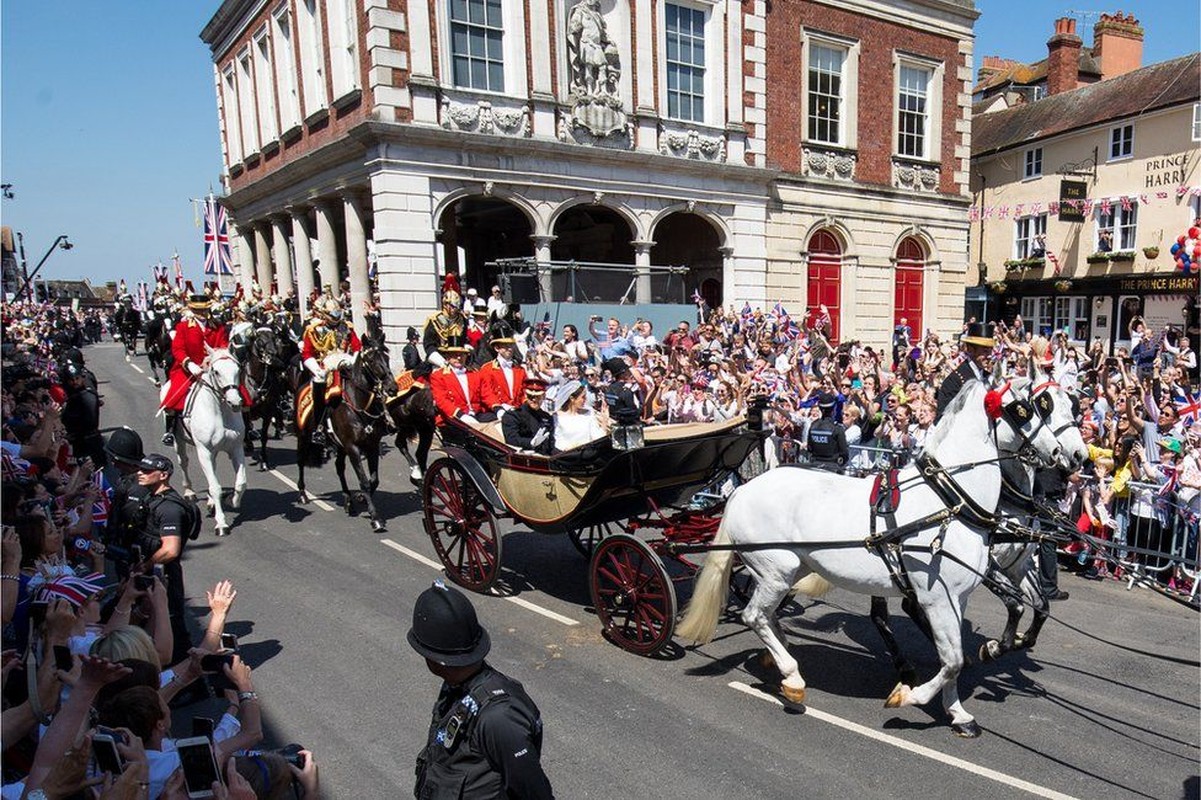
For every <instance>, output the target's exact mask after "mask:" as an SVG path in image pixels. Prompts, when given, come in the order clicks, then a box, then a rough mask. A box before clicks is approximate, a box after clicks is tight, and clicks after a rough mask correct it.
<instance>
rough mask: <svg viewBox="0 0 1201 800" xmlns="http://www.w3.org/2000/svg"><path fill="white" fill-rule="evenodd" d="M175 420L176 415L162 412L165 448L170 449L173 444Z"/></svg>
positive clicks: (172, 412) (171, 412) (170, 412)
mask: <svg viewBox="0 0 1201 800" xmlns="http://www.w3.org/2000/svg"><path fill="white" fill-rule="evenodd" d="M175 420H176V414H175V412H174V411H165V412H163V428H164V431H163V444H165V445H166V446H167V447H172V446H173V445H174V444H175Z"/></svg>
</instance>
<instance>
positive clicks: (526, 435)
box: [500, 403, 555, 456]
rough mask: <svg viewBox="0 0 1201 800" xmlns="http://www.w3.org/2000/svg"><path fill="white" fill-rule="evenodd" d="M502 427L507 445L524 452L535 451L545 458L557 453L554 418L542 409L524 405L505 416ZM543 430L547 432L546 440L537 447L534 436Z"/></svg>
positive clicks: (501, 423)
mask: <svg viewBox="0 0 1201 800" xmlns="http://www.w3.org/2000/svg"><path fill="white" fill-rule="evenodd" d="M500 427H501V430H503V431H504V434H505V443H506V444H509V445H512V446H513V447H518V448H521V449H522V450H533V451H534V452H536V453H541V454H542V455H544V456H549V455H550V454H551V453H553V452H554V451H555V420H554V417H552V416H551V415H550V414H548V413H546V412H545V411H543V410H542V409H540V408H533V407H532V406H530V404H529V403H522V404H521V405H520V406H519V407H517V408H515V409H513V410H512V411H510V412H508V413H507V414H505V416H504V417H503V418H502V419H501V421H500ZM541 430H545V431H546V438H545V439H543V440H542V441H541V442H539V443H538V444H537V445H535V444H534V443H533V439H534V436H536V435H537V434H538V432H539V431H541Z"/></svg>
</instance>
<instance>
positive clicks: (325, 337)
mask: <svg viewBox="0 0 1201 800" xmlns="http://www.w3.org/2000/svg"><path fill="white" fill-rule="evenodd" d="M314 314H315V316H316V319H315V320H314V321H313V322H312V323H311V324H310V325H309V326H308V327H307V328H306V329H305V331H304V340H303V343H302V345H301V351H300V358H301V361H302V363H303V364H304V367H305V369H306V370H308V373H309V376H310V382H311V383H312V386H313V389H312V394H311V398H312V399H311V402H312V416H313V420H314V425H313V442H314V444H316V445H317V446H319V447H323V446H324V444H325V428H324V425H323V424H322V423H323V422H324V419H325V408H326V406H327V405H334V404H337V403H338V402H339V401H340V400H341V399H342V381H341V373H339V371H338V370H339V368H340V367H342V366H343V365H344V364H347V363H350V362H352V361H353V360H354V355H355V354H356V353H358V352H359V351H360V350H362V349H363V345H362V342H360V341H359V335H358V334H357V333H355V330H354V325H352V324H351V323H350V322H348V321H346V319H345V317H344V315H343V313H342V304H341V303H339V302H338V301H337V300H332V299H331V300H326V301H325V302H324V303H323V304H322V305H321V306H319V307H317V308H315V309H314ZM297 402H298V403H300V402H301V401H300V398H299V397H298V398H297ZM298 416H302V415H298ZM303 416H307V415H303Z"/></svg>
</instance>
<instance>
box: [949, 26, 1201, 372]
mask: <svg viewBox="0 0 1201 800" xmlns="http://www.w3.org/2000/svg"><path fill="white" fill-rule="evenodd" d="M1093 40H1094V41H1093V46H1092V47H1091V48H1086V47H1084V46H1083V42H1082V40H1081V39H1080V37H1079V36H1077V35H1076V30H1075V20H1072V19H1059V20H1057V21H1056V23H1055V32H1054V34H1053V35H1052V36H1051V38H1050V40H1049V41H1048V42H1047V49H1048V57H1047V59H1046V60H1045V61H1043V62H1039V63H1038V64H1034V65H1020V64H1016V63H1015V62H1010V61H1006V60H1004V59H997V58H990V57H986V58H985V59H984V65H985V67H984V68H982V69H981V71H980V77H979V81H978V83H977V86H976V89H975V92H974V95H973V99H974V101H975V103H974V107H973V111H974V115H973V120H972V197H973V207H972V209H971V210H970V212H969V221H970V229H971V256H970V258H971V260H972V261H973V263H975V264H976V265H977V270H978V274H977V278H978V280H979V285H978V286H975V287H972V288H970V289H968V291H967V313H968V315H969V316H976V317H979V318H984V319H987V320H990V321H993V320H998V319H1002V320H1004V321H1005V322H1007V323H1012V321H1013V319H1014V317H1015V316H1016V315H1018V314H1021V316H1022V320H1023V322H1024V323H1025V327H1026V330H1027V331H1032V332H1035V333H1042V334H1049V333H1051V332H1055V331H1066V332H1067V333H1068V335H1069V337H1070V338H1071V339H1072V340H1073V341H1075V342H1076V343H1078V344H1080V345H1088V344H1089V343H1090V342H1092V341H1093V340H1094V339H1098V338H1099V339H1100V340H1101V341H1102V342H1103V343H1104V344H1106V345H1107V347H1108V348H1109V350H1110V351H1111V352H1112V351H1113V350H1114V349H1115V348H1117V347H1126V346H1129V342H1130V324H1131V322H1132V321H1133V320H1134V319H1135V318H1136V317H1139V318H1142V319H1143V320H1144V321H1145V322H1146V323H1147V325H1148V326H1149V328H1150V329H1152V330H1154V331H1156V332H1158V331H1159V330H1161V329H1162V328H1163V326H1165V325H1169V324H1170V325H1173V326H1175V327H1176V328H1177V329H1178V330H1181V331H1188V332H1190V338H1191V339H1192V341H1193V343H1194V344H1196V343H1197V340H1198V289H1199V286H1198V277H1197V268H1196V266H1192V267H1191V271H1190V272H1189V273H1186V272H1184V271H1183V270H1182V269H1180V265H1179V264H1178V263H1177V261H1176V260H1175V258H1174V256H1173V253H1172V252H1171V249H1172V245H1174V244H1175V243H1176V242H1177V239H1178V237H1180V236H1186V237H1187V235H1188V231H1189V229H1190V228H1191V227H1194V226H1195V223H1197V221H1198V220H1201V169H1199V168H1198V162H1199V156H1198V148H1197V142H1198V141H1201V103H1199V101H1201V88H1199V87H1201V54H1197V53H1194V54H1191V55H1189V56H1185V57H1182V58H1177V59H1173V60H1170V61H1165V62H1161V63H1158V64H1152V65H1149V66H1145V67H1143V66H1140V61H1141V53H1142V28H1141V27H1139V26H1138V21H1137V20H1135V19H1134V18H1133V17H1131V16H1123V15H1121V14H1120V13H1119V14H1117V15H1114V16H1110V15H1102V17H1101V21H1100V22H1098V23H1097V25H1096V27H1095V28H1094V32H1093ZM1189 247H1190V249H1191V247H1192V242H1191V241H1190V242H1189Z"/></svg>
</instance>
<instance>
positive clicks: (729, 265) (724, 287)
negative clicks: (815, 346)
mask: <svg viewBox="0 0 1201 800" xmlns="http://www.w3.org/2000/svg"><path fill="white" fill-rule="evenodd" d="M717 252H719V253H721V305H722V308H725V307H726V306H728V305H730V303H733V302H734V301H735V300H736V299H737V298H736V296H735V293H734V290H735V286H734V248H733V247H719V248H717ZM801 283H808V281H804V280H802V281H801ZM697 289H700V287H699V286H698V287H697ZM801 322H804V317H802V318H801Z"/></svg>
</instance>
